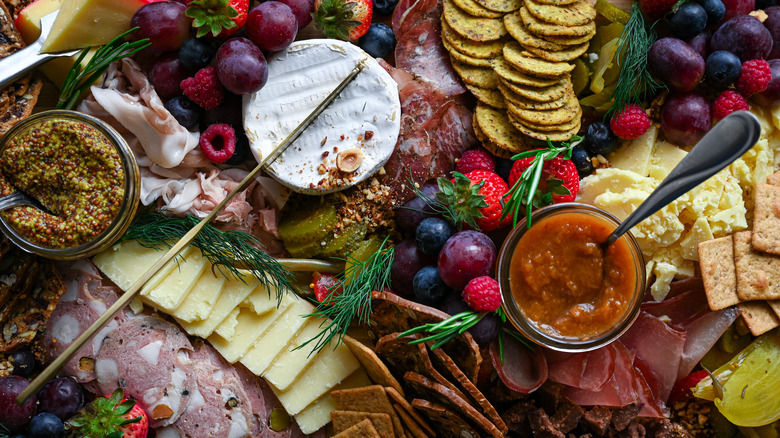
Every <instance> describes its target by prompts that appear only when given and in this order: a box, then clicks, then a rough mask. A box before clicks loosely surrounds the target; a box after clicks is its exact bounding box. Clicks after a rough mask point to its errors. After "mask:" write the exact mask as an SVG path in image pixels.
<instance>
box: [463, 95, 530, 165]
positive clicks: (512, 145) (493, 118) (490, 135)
mask: <svg viewBox="0 0 780 438" xmlns="http://www.w3.org/2000/svg"><path fill="white" fill-rule="evenodd" d="M474 121H475V125H477V126H479V129H480V131H481V132H482V135H484V136H485V137H486V138H487V139H488V140H489V141H490V142H492V143H494V144H495V145H496V146H498V147H500V148H501V149H504V150H506V151H508V152H510V153H512V154H515V153H518V152H522V151H524V150H527V149H528V147H529V142H528V140H526V139H525V138H524V137H523V136H522V135H521V134H520V131H518V130H517V129H515V127H514V126H512V123H511V122H510V121H509V119H508V118H507V116H506V112H505V111H502V110H498V109H495V108H492V107H490V106H488V105H483V104H481V103H480V104H477V108H476V109H475V110H474Z"/></svg>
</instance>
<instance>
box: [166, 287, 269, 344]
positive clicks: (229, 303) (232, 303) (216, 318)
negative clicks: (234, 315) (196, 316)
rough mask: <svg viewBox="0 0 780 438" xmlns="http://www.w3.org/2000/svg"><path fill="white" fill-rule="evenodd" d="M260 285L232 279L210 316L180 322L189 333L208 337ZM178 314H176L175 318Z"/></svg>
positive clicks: (223, 289)
mask: <svg viewBox="0 0 780 438" xmlns="http://www.w3.org/2000/svg"><path fill="white" fill-rule="evenodd" d="M257 287H258V285H257V284H254V283H251V282H249V283H243V282H241V281H238V280H231V281H228V282H227V283H225V286H224V287H223V288H222V294H220V296H219V301H217V304H216V305H215V306H214V309H212V311H211V313H210V314H209V316H208V318H206V319H204V320H201V321H195V322H187V321H182V320H179V324H181V326H182V327H183V328H184V330H186V331H187V333H189V334H191V335H193V336H200V337H201V338H208V337H209V335H210V334H212V333H213V332H214V329H216V328H217V326H218V325H219V324H220V323H222V321H224V320H225V318H227V317H228V315H230V312H232V311H233V310H234V309H235V308H236V307H238V305H239V304H240V303H241V302H242V301H244V299H246V297H248V296H249V294H251V293H252V291H253V290H254V289H255V288H257ZM175 317H176V316H175V315H174V318H175Z"/></svg>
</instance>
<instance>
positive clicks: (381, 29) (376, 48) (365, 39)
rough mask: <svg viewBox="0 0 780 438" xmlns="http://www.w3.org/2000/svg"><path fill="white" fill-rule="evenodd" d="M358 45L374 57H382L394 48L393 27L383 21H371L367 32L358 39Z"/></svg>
mask: <svg viewBox="0 0 780 438" xmlns="http://www.w3.org/2000/svg"><path fill="white" fill-rule="evenodd" d="M358 46H360V48H361V49H363V50H365V51H366V52H367V53H368V54H369V55H371V56H373V57H374V58H384V57H385V56H387V55H389V54H390V53H391V52H392V51H393V49H394V48H395V35H394V34H393V29H391V28H390V26H388V25H386V24H384V23H371V27H369V28H368V32H366V34H365V35H363V36H362V37H360V39H359V40H358Z"/></svg>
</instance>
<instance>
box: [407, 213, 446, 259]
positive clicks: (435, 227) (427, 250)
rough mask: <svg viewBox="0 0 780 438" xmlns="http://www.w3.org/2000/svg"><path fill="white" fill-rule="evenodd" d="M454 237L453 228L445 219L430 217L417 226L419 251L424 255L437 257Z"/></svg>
mask: <svg viewBox="0 0 780 438" xmlns="http://www.w3.org/2000/svg"><path fill="white" fill-rule="evenodd" d="M450 236H452V227H451V226H450V224H449V223H447V221H445V220H444V219H440V218H437V217H429V218H426V219H423V220H422V222H420V225H417V231H416V232H415V240H416V241H417V249H419V250H420V252H422V253H423V254H426V255H430V256H435V255H437V254H439V250H441V248H442V247H443V246H444V243H445V242H447V239H449V238H450Z"/></svg>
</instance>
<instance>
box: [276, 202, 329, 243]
mask: <svg viewBox="0 0 780 438" xmlns="http://www.w3.org/2000/svg"><path fill="white" fill-rule="evenodd" d="M336 222H338V214H337V213H336V206H335V205H333V204H323V205H321V206H318V207H317V208H316V209H310V208H303V209H300V210H298V211H296V212H294V213H292V214H291V215H290V216H288V217H285V218H284V219H283V220H282V222H281V223H280V224H279V237H281V238H282V240H283V241H284V245H285V247H288V252H289V247H290V246H293V247H295V246H302V245H303V244H306V243H312V242H315V241H316V242H319V241H321V240H322V239H323V238H324V237H325V236H327V235H328V232H329V231H330V230H332V229H333V226H334V225H335V224H336Z"/></svg>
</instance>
